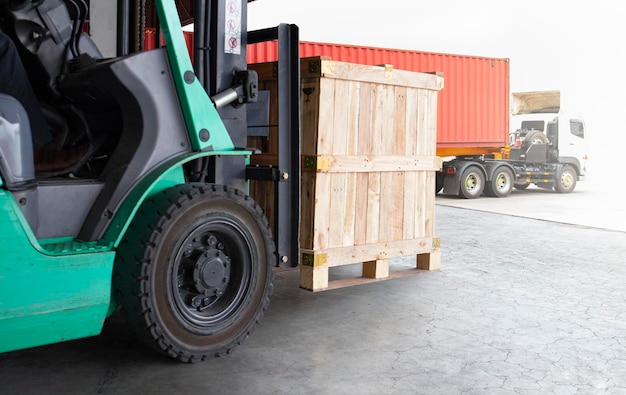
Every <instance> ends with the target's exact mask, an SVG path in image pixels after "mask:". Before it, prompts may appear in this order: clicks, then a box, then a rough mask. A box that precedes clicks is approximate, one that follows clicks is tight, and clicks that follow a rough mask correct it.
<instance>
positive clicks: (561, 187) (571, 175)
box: [554, 165, 578, 193]
mask: <svg viewBox="0 0 626 395" xmlns="http://www.w3.org/2000/svg"><path fill="white" fill-rule="evenodd" d="M577 179H578V174H576V169H574V168H573V167H572V166H570V165H565V166H563V167H562V168H561V171H560V172H559V174H558V178H557V179H556V184H554V189H556V191H557V192H559V193H570V192H572V191H573V190H574V188H576V180H577Z"/></svg>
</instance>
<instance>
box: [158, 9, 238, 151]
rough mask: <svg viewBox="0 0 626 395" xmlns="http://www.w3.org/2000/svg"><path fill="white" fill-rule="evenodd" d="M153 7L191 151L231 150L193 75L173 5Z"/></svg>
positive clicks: (220, 120)
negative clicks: (157, 17)
mask: <svg viewBox="0 0 626 395" xmlns="http://www.w3.org/2000/svg"><path fill="white" fill-rule="evenodd" d="M155 6H156V8H157V12H158V15H159V20H160V22H161V28H162V30H163V36H164V37H165V43H166V50H167V55H168V58H169V60H170V67H171V68H172V74H173V79H174V84H175V86H176V90H177V92H178V97H179V100H180V104H181V108H182V111H183V115H184V116H185V122H186V124H187V130H188V131H189V138H190V139H191V146H192V148H193V149H194V150H195V151H201V150H207V149H211V150H215V151H227V150H233V149H234V145H233V141H232V140H231V138H230V135H229V134H228V131H227V130H226V127H225V126H224V123H223V122H222V119H221V118H220V116H219V114H218V112H217V110H216V109H215V106H214V105H213V102H212V101H211V99H210V98H209V96H208V94H207V92H206V91H205V90H204V87H203V86H202V84H200V82H199V81H198V79H197V78H196V77H195V74H194V73H193V66H192V64H191V59H190V57H189V51H188V49H187V44H186V43H185V37H184V35H183V30H182V27H181V25H180V20H179V17H178V12H177V10H176V5H175V3H174V1H173V0H163V1H155ZM185 77H187V78H185ZM203 131H204V132H203ZM203 136H204V137H203Z"/></svg>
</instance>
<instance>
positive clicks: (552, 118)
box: [509, 91, 587, 180]
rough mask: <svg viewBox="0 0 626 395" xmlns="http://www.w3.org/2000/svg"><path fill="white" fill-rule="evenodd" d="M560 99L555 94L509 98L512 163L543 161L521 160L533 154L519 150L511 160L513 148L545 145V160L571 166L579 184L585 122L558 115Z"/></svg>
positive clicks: (584, 165)
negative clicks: (516, 155) (510, 99)
mask: <svg viewBox="0 0 626 395" xmlns="http://www.w3.org/2000/svg"><path fill="white" fill-rule="evenodd" d="M560 96H561V95H560V92H559V91H543V92H520V93H513V94H512V103H511V104H512V105H511V109H512V116H511V128H510V141H509V142H510V145H511V147H512V148H513V150H512V151H511V154H512V159H516V160H517V159H521V160H526V161H527V162H537V161H539V160H541V159H543V158H527V157H525V156H527V155H530V153H532V152H533V150H531V151H527V149H521V150H519V151H518V152H519V153H520V154H519V157H515V154H516V150H515V148H516V147H522V146H523V147H527V146H529V145H533V144H546V146H547V147H546V149H547V155H546V156H545V160H546V161H547V162H553V163H562V164H569V165H571V166H572V167H573V168H574V169H575V170H576V174H577V179H578V180H582V179H584V177H585V175H586V173H587V143H586V140H585V137H586V136H585V122H584V121H583V119H582V117H579V116H572V115H571V114H568V113H566V112H564V111H562V109H561V98H560ZM537 148H539V147H537ZM535 151H537V152H540V151H541V150H539V149H538V150H535Z"/></svg>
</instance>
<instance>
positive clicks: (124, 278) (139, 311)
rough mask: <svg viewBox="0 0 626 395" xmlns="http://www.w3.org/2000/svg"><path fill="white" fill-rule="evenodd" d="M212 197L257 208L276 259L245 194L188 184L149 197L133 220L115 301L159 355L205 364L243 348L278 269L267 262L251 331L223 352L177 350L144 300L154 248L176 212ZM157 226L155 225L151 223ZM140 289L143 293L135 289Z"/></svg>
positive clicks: (118, 266)
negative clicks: (264, 287) (265, 281)
mask: <svg viewBox="0 0 626 395" xmlns="http://www.w3.org/2000/svg"><path fill="white" fill-rule="evenodd" d="M206 194H210V195H212V196H226V197H229V198H231V199H234V200H236V201H239V202H241V203H242V204H245V205H247V206H248V207H249V208H251V209H252V212H253V213H254V214H253V215H254V216H255V218H256V219H257V223H258V224H260V225H261V231H262V232H263V234H264V237H265V238H266V247H267V248H269V249H271V251H270V253H271V255H272V256H275V253H276V252H275V249H274V243H273V242H272V241H271V230H270V227H269V223H268V221H267V219H266V217H265V214H264V212H263V210H262V209H261V208H260V207H259V206H258V205H257V204H256V203H255V202H254V200H252V198H250V197H249V196H247V195H245V194H244V193H242V192H241V191H239V190H237V189H235V188H230V187H228V186H223V185H213V184H184V185H179V186H176V187H172V188H169V189H166V190H164V191H162V192H161V193H160V194H157V195H155V196H152V197H150V198H148V199H147V200H146V201H145V202H144V203H143V204H142V205H141V207H140V209H139V210H138V211H137V213H136V215H135V218H134V220H133V221H132V223H131V225H130V226H129V228H128V230H127V231H126V234H125V235H124V238H123V239H122V241H121V243H120V246H119V248H118V254H117V257H116V262H115V267H114V274H113V279H114V281H113V282H114V289H115V298H116V301H117V303H118V305H119V306H120V308H121V310H122V313H123V315H124V316H125V317H126V319H127V321H128V323H129V325H130V326H131V327H132V329H133V330H134V331H135V333H136V335H137V336H138V338H139V339H140V340H141V341H142V342H144V343H146V344H149V345H151V346H152V347H153V348H155V349H156V350H157V351H159V352H162V353H164V354H166V355H168V356H170V357H173V358H175V359H178V360H180V361H183V362H197V361H204V360H206V359H209V358H212V357H220V356H223V355H226V354H229V353H231V352H232V350H233V348H235V347H236V346H239V345H240V344H241V342H242V341H243V340H245V339H246V338H247V337H248V336H249V335H250V334H251V333H252V332H253V330H254V329H255V328H256V326H257V325H258V324H259V323H260V322H261V320H262V318H263V315H264V313H265V311H266V310H267V308H268V306H269V302H270V296H271V294H272V292H273V270H272V269H271V263H272V262H268V267H269V273H268V276H269V277H268V282H269V285H268V290H267V292H266V293H265V295H264V298H263V301H262V302H261V306H260V309H259V311H258V312H257V313H256V315H255V317H254V319H253V321H254V322H252V323H251V324H250V325H248V327H247V329H246V331H245V332H244V333H242V334H241V335H240V336H239V337H237V338H236V339H233V341H231V342H230V343H229V344H227V345H225V346H224V347H222V348H221V349H217V350H215V351H214V352H212V353H210V354H209V353H200V354H197V353H192V352H188V351H185V350H180V349H177V347H176V344H172V343H171V342H168V341H167V340H166V337H165V336H164V334H163V333H161V331H160V329H159V326H158V324H157V323H156V321H155V319H154V318H153V317H152V306H150V305H149V304H147V300H148V299H147V298H146V297H145V296H146V295H147V294H148V293H149V289H147V287H148V284H147V283H148V281H149V274H148V273H147V270H148V266H147V265H148V264H149V258H148V257H147V256H148V255H149V251H150V249H152V248H154V247H155V246H156V243H157V242H158V238H159V235H160V234H161V233H162V232H163V229H164V225H165V224H166V223H167V222H168V221H170V220H171V219H172V218H173V216H174V212H175V211H177V210H179V209H181V208H183V207H184V206H185V205H187V204H189V203H191V202H192V201H193V200H194V199H195V198H196V196H199V195H206ZM151 224H154V225H151ZM133 289H139V290H140V293H139V294H133V292H132V291H131V290H133Z"/></svg>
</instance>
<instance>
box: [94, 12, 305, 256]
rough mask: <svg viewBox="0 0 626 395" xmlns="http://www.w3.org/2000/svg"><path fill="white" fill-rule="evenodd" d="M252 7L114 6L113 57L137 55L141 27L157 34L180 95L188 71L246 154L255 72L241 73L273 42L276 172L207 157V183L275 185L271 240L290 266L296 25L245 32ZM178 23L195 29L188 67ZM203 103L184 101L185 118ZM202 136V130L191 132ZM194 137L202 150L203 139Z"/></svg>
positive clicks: (296, 152) (294, 212)
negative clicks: (249, 56) (173, 62)
mask: <svg viewBox="0 0 626 395" xmlns="http://www.w3.org/2000/svg"><path fill="white" fill-rule="evenodd" d="M252 1H254V0H247V1H246V0H179V1H177V2H176V3H177V5H178V13H176V12H174V10H173V8H174V7H172V8H170V9H166V8H164V6H166V5H168V4H170V5H171V2H169V1H160V0H155V1H151V0H148V1H146V0H118V21H117V25H118V29H117V43H118V45H117V50H118V55H119V56H122V55H126V54H128V53H129V52H133V51H134V50H141V49H143V47H144V43H143V40H144V38H145V29H146V25H148V26H149V27H152V26H154V29H155V30H156V34H155V36H156V37H160V35H161V33H163V35H164V36H165V43H166V47H167V49H168V51H172V55H171V56H170V57H171V58H174V59H178V61H179V62H180V63H181V66H180V70H179V75H178V77H179V78H178V80H179V81H181V83H180V87H179V89H184V88H183V87H188V85H189V82H188V81H187V80H186V79H185V78H186V77H185V75H187V76H190V75H191V74H190V73H189V71H190V70H191V67H193V72H194V74H195V78H196V79H197V81H198V82H199V84H200V85H201V86H202V87H203V89H204V91H205V92H206V94H208V96H210V98H211V100H212V101H213V103H214V104H215V107H216V109H217V114H219V117H220V118H221V120H222V122H223V124H224V125H225V128H226V130H227V135H229V136H230V139H231V140H232V144H233V147H234V148H235V149H244V148H245V147H246V143H247V136H248V123H247V111H248V108H247V106H246V105H245V104H246V103H254V102H256V101H257V98H258V81H257V77H256V73H255V72H253V71H248V70H247V60H246V53H247V45H248V44H254V43H259V42H265V41H272V40H277V41H278V47H279V57H278V63H277V68H278V69H277V75H278V89H279V94H278V103H277V108H278V117H279V121H278V139H279V141H278V166H277V167H271V166H254V167H252V166H249V165H248V164H247V160H246V158H245V157H244V156H235V155H233V156H227V157H221V158H219V160H216V158H210V159H209V163H208V167H207V174H208V176H207V182H211V183H215V184H223V185H231V186H234V187H236V188H238V189H240V190H244V191H246V190H247V188H248V186H247V183H248V180H253V179H256V180H265V181H273V182H274V183H275V190H276V196H277V199H276V201H275V205H276V207H275V209H274V213H275V218H274V223H275V224H277V226H276V228H275V229H276V232H277V234H275V235H274V240H275V243H276V248H277V251H278V254H277V259H278V262H277V263H276V265H277V266H289V267H295V266H297V265H298V261H299V256H298V248H299V245H298V226H299V200H300V184H299V177H298V174H299V172H300V146H299V144H300V136H299V133H300V92H299V90H300V71H299V49H298V41H299V33H298V28H297V26H295V25H289V24H281V25H279V26H277V27H272V28H267V29H262V30H258V31H250V32H249V31H248V28H247V19H248V18H247V15H248V3H250V2H252ZM183 13H184V15H182V14H183ZM181 19H182V22H187V23H188V22H193V26H194V48H193V66H191V63H187V58H188V56H187V55H186V52H187V51H188V49H187V47H186V44H185V42H184V37H183V35H182V31H181ZM137 21H139V23H137ZM94 23H97V22H96V21H94ZM160 45H161V41H160V40H157V42H156V46H157V47H158V46H160ZM180 77H182V78H180ZM194 83H195V81H194ZM197 93H198V94H199V95H200V96H202V95H203V94H202V93H199V92H197ZM180 96H181V97H182V98H189V97H192V96H191V95H190V94H189V92H187V93H182V92H181V94H180ZM203 99H204V98H202V99H190V103H189V106H190V109H189V110H188V111H190V112H192V111H195V112H196V113H197V114H196V116H195V117H200V116H202V114H203V113H204V112H205V111H206V108H207V107H206V106H203V105H202V104H201V103H203ZM194 107H195V110H194V109H193V108H194ZM199 107H201V108H199ZM200 131H201V128H200V129H199V130H198V131H197V132H198V133H200ZM199 137H200V143H202V141H201V140H202V136H201V135H199ZM208 147H209V148H215V147H211V145H208ZM203 148H207V147H206V146H203Z"/></svg>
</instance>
